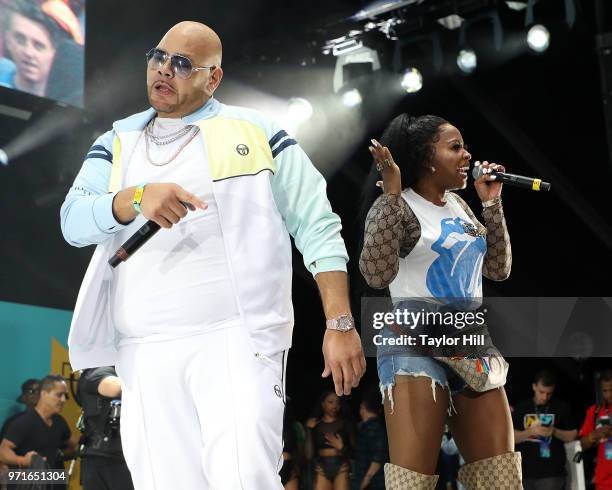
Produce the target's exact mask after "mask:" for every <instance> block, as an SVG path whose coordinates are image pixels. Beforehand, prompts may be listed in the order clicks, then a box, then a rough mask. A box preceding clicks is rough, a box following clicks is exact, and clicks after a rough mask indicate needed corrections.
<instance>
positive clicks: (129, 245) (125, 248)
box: [108, 220, 161, 268]
mask: <svg viewBox="0 0 612 490" xmlns="http://www.w3.org/2000/svg"><path fill="white" fill-rule="evenodd" d="M160 228H161V226H159V225H158V224H157V223H156V222H155V221H153V220H149V221H147V222H146V223H145V224H144V225H142V226H141V227H140V228H139V229H138V231H137V232H136V233H134V234H133V235H132V236H131V237H130V238H128V239H127V240H126V241H125V243H124V244H123V245H121V247H120V248H119V249H118V250H117V251H116V252H115V255H113V256H112V257H111V258H110V259H108V263H109V264H110V266H111V267H113V268H115V267H117V266H118V265H119V264H120V263H121V262H125V261H126V260H127V259H129V258H130V257H131V256H132V254H134V252H136V251H137V250H138V249H139V248H140V247H142V246H143V245H144V244H145V243H147V242H148V241H149V239H150V238H151V237H152V236H153V235H155V233H157V232H158V231H159V229H160Z"/></svg>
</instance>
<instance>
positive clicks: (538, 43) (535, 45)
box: [527, 24, 550, 53]
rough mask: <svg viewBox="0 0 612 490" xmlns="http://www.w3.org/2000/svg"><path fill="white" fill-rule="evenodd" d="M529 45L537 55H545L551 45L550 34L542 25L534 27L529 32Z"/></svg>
mask: <svg viewBox="0 0 612 490" xmlns="http://www.w3.org/2000/svg"><path fill="white" fill-rule="evenodd" d="M527 45H528V46H529V47H530V48H531V50H532V51H534V52H536V53H543V52H544V51H546V50H547V49H548V46H549V45H550V32H548V29H547V28H546V27H544V26H543V25H542V24H536V25H534V26H532V27H531V28H530V29H529V31H528V32H527Z"/></svg>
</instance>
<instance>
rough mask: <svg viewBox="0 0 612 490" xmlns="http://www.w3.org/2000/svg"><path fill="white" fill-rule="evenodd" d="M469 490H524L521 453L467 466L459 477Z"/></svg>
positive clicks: (507, 454) (509, 454) (460, 471)
mask: <svg viewBox="0 0 612 490" xmlns="http://www.w3.org/2000/svg"><path fill="white" fill-rule="evenodd" d="M457 480H459V481H460V482H461V483H463V485H465V486H466V487H467V488H468V489H469V490H491V489H493V488H495V489H496V490H523V484H522V477H521V453H518V452H516V453H506V454H501V455H499V456H494V457H492V458H487V459H481V460H480V461H475V462H473V463H469V464H466V465H464V466H462V467H461V468H460V469H459V474H458V475H457Z"/></svg>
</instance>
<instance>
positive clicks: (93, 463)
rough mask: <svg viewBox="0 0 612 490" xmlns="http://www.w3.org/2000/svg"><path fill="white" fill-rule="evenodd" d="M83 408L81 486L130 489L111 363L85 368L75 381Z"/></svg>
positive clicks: (101, 489) (118, 383)
mask: <svg viewBox="0 0 612 490" xmlns="http://www.w3.org/2000/svg"><path fill="white" fill-rule="evenodd" d="M77 394H78V399H79V402H80V404H81V407H82V408H83V416H82V423H81V427H79V428H80V429H81V430H82V431H83V435H84V437H83V439H82V444H81V446H80V448H79V455H80V457H81V483H82V485H83V490H133V488H134V485H133V484H132V477H131V475H130V471H129V470H128V467H127V465H126V463H125V459H124V457H123V450H122V448H121V436H120V433H119V424H120V417H121V381H120V380H119V378H118V377H117V373H116V372H115V368H114V367H110V366H105V367H99V368H95V369H85V370H84V371H83V372H82V373H81V377H80V378H79V381H78V385H77Z"/></svg>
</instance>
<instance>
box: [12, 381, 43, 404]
mask: <svg viewBox="0 0 612 490" xmlns="http://www.w3.org/2000/svg"><path fill="white" fill-rule="evenodd" d="M39 386H40V380H39V379H36V378H30V379H28V380H26V381H24V382H23V384H22V385H21V395H19V396H18V397H17V401H18V402H19V403H24V401H23V395H26V394H27V393H28V392H29V391H31V390H33V389H34V388H36V389H38V387H39Z"/></svg>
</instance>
